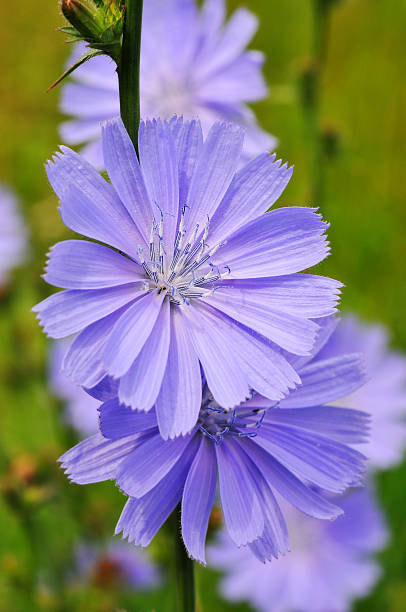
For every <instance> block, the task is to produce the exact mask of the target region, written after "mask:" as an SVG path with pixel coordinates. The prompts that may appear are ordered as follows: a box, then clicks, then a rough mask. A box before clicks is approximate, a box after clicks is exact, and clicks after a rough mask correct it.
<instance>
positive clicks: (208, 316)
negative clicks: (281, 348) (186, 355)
mask: <svg viewBox="0 0 406 612" xmlns="http://www.w3.org/2000/svg"><path fill="white" fill-rule="evenodd" d="M183 316H184V317H185V318H187V320H188V329H189V332H190V334H191V338H192V340H193V342H194V344H195V348H196V352H197V354H198V355H199V359H200V362H201V364H202V367H203V370H204V373H205V376H206V379H207V384H208V386H209V388H210V390H211V392H212V393H213V395H214V397H215V399H216V401H217V402H218V403H219V404H220V406H223V407H224V408H233V407H234V406H236V405H237V404H239V403H240V402H241V401H244V399H246V398H247V397H248V395H249V391H248V390H249V388H250V387H251V388H253V389H255V390H256V391H258V392H259V393H261V394H262V395H266V396H267V397H269V398H270V399H272V400H280V399H281V398H282V397H283V395H284V394H285V393H286V392H287V391H288V390H289V388H292V387H293V386H294V385H295V384H296V383H298V382H300V379H299V377H298V376H297V374H296V372H295V371H294V370H293V368H292V367H291V366H290V365H289V364H288V362H287V361H286V359H285V358H284V357H283V356H282V355H280V354H279V353H278V352H277V351H276V350H274V349H273V348H272V346H270V344H269V343H267V341H266V340H265V339H262V338H261V337H259V336H258V335H256V334H255V333H254V332H253V331H252V330H249V329H247V328H245V327H243V326H242V325H239V324H238V323H237V322H236V321H234V320H233V319H230V318H229V317H226V316H225V315H223V314H222V313H220V312H218V311H215V310H213V309H211V308H210V307H208V306H207V305H203V304H196V305H195V306H193V307H192V306H191V307H189V308H187V309H185V310H184V312H183Z"/></svg>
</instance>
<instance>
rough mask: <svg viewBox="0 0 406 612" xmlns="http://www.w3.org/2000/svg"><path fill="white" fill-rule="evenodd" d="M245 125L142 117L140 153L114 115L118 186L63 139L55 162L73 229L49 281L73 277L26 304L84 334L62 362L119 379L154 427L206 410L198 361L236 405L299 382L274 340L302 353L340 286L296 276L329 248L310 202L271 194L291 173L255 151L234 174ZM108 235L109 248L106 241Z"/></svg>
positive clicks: (62, 327) (76, 370)
mask: <svg viewBox="0 0 406 612" xmlns="http://www.w3.org/2000/svg"><path fill="white" fill-rule="evenodd" d="M242 143H243V132H242V130H241V129H240V128H238V127H236V126H233V125H230V124H215V125H214V126H213V127H212V129H211V131H210V133H209V135H208V137H207V139H206V141H205V142H203V137H202V131H201V127H200V123H199V122H197V121H192V122H183V120H181V119H176V118H174V119H173V120H171V121H170V122H162V121H160V120H157V121H153V122H147V123H141V127H140V132H139V150H140V163H138V160H137V156H136V154H135V151H134V147H133V146H132V143H131V141H130V139H129V137H128V135H127V133H126V131H125V129H124V127H123V125H122V123H121V121H119V120H115V121H112V122H109V123H107V125H106V126H105V127H104V130H103V147H104V159H105V163H106V168H107V171H108V174H109V176H110V179H111V181H112V184H110V183H108V182H107V181H105V180H104V179H103V178H102V177H101V176H100V175H99V174H98V173H97V172H96V170H94V168H93V167H92V166H90V165H89V164H87V162H86V161H85V160H83V158H81V157H80V156H79V155H77V154H76V153H74V152H73V151H71V150H69V149H67V148H66V147H62V153H59V154H57V155H55V157H54V159H53V161H51V162H49V163H48V166H47V172H48V177H49V179H50V181H51V184H52V186H53V188H54V189H55V191H56V193H57V194H58V196H59V198H60V200H61V215H62V219H63V221H64V223H65V224H66V225H67V226H68V227H69V228H71V229H72V230H74V231H76V232H79V233H81V234H84V235H85V236H87V237H89V238H92V239H94V240H97V241H98V242H89V241H79V240H68V241H66V242H60V243H58V244H56V245H55V246H54V247H53V248H52V249H51V252H50V254H49V261H48V265H47V269H46V274H45V279H46V280H47V281H48V282H49V283H51V284H53V285H55V286H57V287H63V288H66V289H67V291H63V292H60V293H57V294H56V295H53V296H51V297H49V298H47V299H46V300H44V301H43V302H41V303H40V304H38V305H37V306H36V307H35V308H34V309H33V310H34V311H35V312H37V313H38V317H39V320H40V322H41V325H42V326H43V327H44V331H45V332H46V333H47V334H48V335H49V336H51V337H53V338H62V337H65V336H69V335H71V334H75V333H77V332H80V333H79V335H78V336H77V338H76V339H75V340H74V342H73V344H72V345H71V348H70V350H69V351H68V353H67V356H66V357H65V360H64V369H65V371H66V373H67V374H68V375H69V376H71V377H72V379H73V380H74V382H76V383H77V384H80V385H82V386H84V387H88V388H91V387H93V386H95V385H97V384H98V383H99V382H100V381H101V380H102V379H103V378H104V377H105V376H106V375H110V376H112V377H114V378H115V379H120V385H119V389H118V395H119V398H120V401H121V402H122V403H124V404H126V405H128V406H131V407H132V408H134V409H138V410H150V409H151V408H152V407H153V406H154V405H155V407H156V412H157V418H158V423H159V428H160V430H161V434H162V436H163V437H165V438H168V437H170V438H173V437H175V436H177V435H179V434H185V433H188V432H189V431H190V430H191V429H192V428H193V427H194V425H195V424H196V421H197V419H198V415H199V411H200V406H201V400H202V385H201V368H202V370H203V372H204V375H205V378H206V380H207V384H208V387H209V389H210V391H211V393H212V394H213V397H214V398H215V400H216V401H217V402H218V404H220V405H221V406H222V407H223V408H226V409H231V408H233V407H234V406H236V405H238V404H239V403H240V402H241V401H243V400H245V399H246V398H247V397H249V396H250V393H251V390H252V389H253V390H255V391H256V392H258V393H261V394H262V395H264V396H265V397H267V398H269V399H270V400H274V401H278V400H280V399H282V397H283V396H284V395H285V394H286V393H287V392H288V391H289V389H292V388H293V387H294V386H295V385H296V384H298V383H299V382H300V379H299V377H298V375H297V373H296V371H295V369H294V368H293V367H292V365H291V364H290V363H289V361H288V359H287V358H286V357H284V356H283V355H281V353H280V350H279V347H282V348H283V349H285V350H286V351H289V352H290V353H293V354H298V355H309V354H310V351H311V349H312V346H313V344H314V341H315V338H316V336H317V333H318V331H319V325H318V324H317V323H315V322H314V321H312V318H314V317H325V316H327V315H330V314H331V313H332V312H335V310H336V308H335V306H336V303H337V299H338V298H337V295H338V293H339V288H340V287H341V284H340V283H338V282H337V281H334V280H332V279H329V278H324V277H320V276H314V275H309V274H297V272H298V271H299V270H302V269H304V268H307V267H309V266H313V265H315V264H317V263H318V262H320V261H321V260H322V259H324V258H325V257H326V255H327V254H328V252H329V247H328V242H327V241H326V236H325V230H326V228H327V224H326V223H324V222H323V221H322V219H321V217H320V215H318V214H317V213H316V212H315V210H314V209H311V208H299V207H291V208H280V209H277V210H274V211H271V212H268V213H265V211H266V210H267V209H268V208H269V207H270V206H272V205H273V204H274V202H275V201H276V200H277V199H278V197H279V196H280V194H281V193H282V191H283V189H284V187H285V186H286V184H287V183H288V181H289V179H290V176H291V173H292V169H291V168H288V167H287V166H286V165H283V166H281V162H280V161H275V156H269V155H268V154H262V155H260V156H259V157H257V158H256V159H254V160H252V161H251V162H250V163H249V164H248V165H247V166H245V167H244V168H243V169H242V170H240V171H237V170H236V168H237V166H238V163H239V159H240V154H241V148H242ZM100 243H105V244H106V245H109V247H112V248H108V247H107V246H104V245H103V244H100Z"/></svg>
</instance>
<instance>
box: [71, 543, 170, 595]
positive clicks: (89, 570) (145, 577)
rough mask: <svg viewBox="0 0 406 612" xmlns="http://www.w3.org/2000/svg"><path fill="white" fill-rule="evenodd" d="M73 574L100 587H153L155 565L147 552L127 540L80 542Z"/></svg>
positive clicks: (156, 583)
mask: <svg viewBox="0 0 406 612" xmlns="http://www.w3.org/2000/svg"><path fill="white" fill-rule="evenodd" d="M75 561H76V564H75V568H74V570H75V575H76V577H77V578H78V579H79V580H80V581H81V582H83V581H84V580H86V581H88V582H93V583H95V584H96V585H97V586H99V587H101V588H109V587H110V588H111V587H122V586H124V587H126V588H129V589H135V590H137V591H143V590H146V589H152V588H156V587H157V586H158V584H159V581H160V577H159V572H158V568H157V567H156V566H155V565H154V564H153V563H152V561H151V560H150V559H149V558H148V556H147V554H146V553H145V552H144V553H143V552H142V551H140V550H137V549H135V548H134V547H133V546H129V545H128V544H127V543H126V542H119V541H112V542H108V543H107V544H106V545H104V546H103V547H101V546H98V547H96V546H95V545H92V544H85V543H83V542H82V543H81V544H80V545H79V546H78V547H77V549H76V554H75Z"/></svg>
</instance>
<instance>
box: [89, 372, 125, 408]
mask: <svg viewBox="0 0 406 612" xmlns="http://www.w3.org/2000/svg"><path fill="white" fill-rule="evenodd" d="M118 382H119V381H118V380H115V379H114V378H112V377H111V376H105V377H104V378H102V380H101V381H100V382H99V383H97V385H95V386H93V387H90V388H87V389H84V390H85V391H86V393H88V394H89V395H91V397H94V398H95V399H97V400H99V401H100V402H107V400H110V399H113V398H114V397H117V392H118Z"/></svg>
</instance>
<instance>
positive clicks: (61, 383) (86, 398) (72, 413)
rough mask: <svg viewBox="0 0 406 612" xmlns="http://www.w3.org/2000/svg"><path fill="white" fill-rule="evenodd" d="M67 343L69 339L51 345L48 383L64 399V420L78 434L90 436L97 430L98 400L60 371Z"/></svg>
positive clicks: (67, 346)
mask: <svg viewBox="0 0 406 612" xmlns="http://www.w3.org/2000/svg"><path fill="white" fill-rule="evenodd" d="M69 344H70V343H69V341H66V340H59V341H58V342H55V343H54V344H53V345H52V348H51V350H50V353H49V362H48V373H49V385H50V388H51V390H52V392H53V393H54V394H55V395H56V396H57V397H59V398H61V399H62V400H64V401H65V409H64V414H63V418H64V421H66V422H67V423H69V425H72V427H74V428H75V429H76V430H77V431H78V432H79V433H80V434H82V435H84V436H90V435H91V434H94V433H96V432H97V430H98V416H99V413H98V412H97V408H98V407H99V402H98V401H97V400H96V399H94V398H93V397H91V396H90V395H89V394H88V393H86V392H85V391H84V390H83V389H82V387H80V386H79V385H75V384H74V383H73V382H72V381H71V379H70V378H68V377H67V376H66V374H64V372H63V371H62V363H63V358H64V356H65V353H66V351H67V350H68V348H69Z"/></svg>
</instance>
